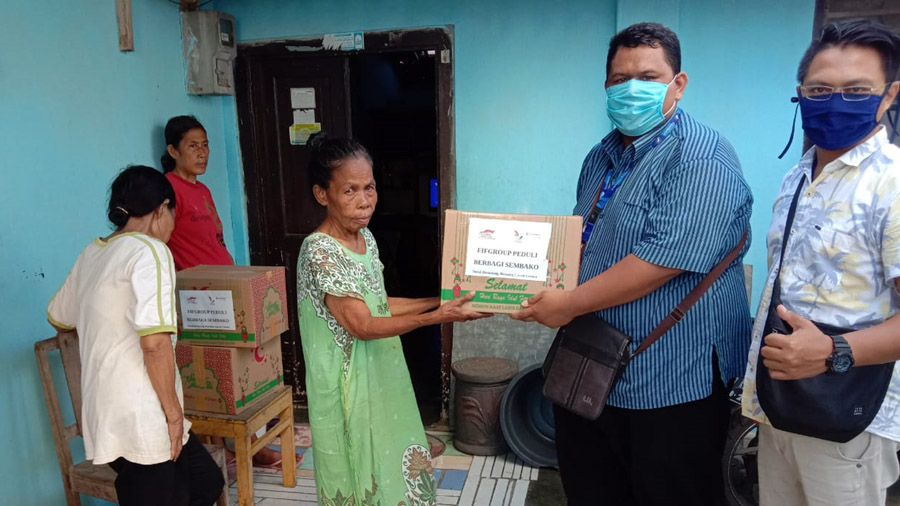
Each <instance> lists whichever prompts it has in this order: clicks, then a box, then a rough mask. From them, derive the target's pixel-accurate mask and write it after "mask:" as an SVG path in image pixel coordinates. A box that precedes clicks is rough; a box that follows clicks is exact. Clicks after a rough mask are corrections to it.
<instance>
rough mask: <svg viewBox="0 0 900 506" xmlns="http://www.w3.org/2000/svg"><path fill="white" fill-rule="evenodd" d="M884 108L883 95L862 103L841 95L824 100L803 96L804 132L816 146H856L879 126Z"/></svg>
mask: <svg viewBox="0 0 900 506" xmlns="http://www.w3.org/2000/svg"><path fill="white" fill-rule="evenodd" d="M885 91H886V90H885ZM880 105H881V97H880V96H879V95H871V96H869V98H867V99H866V100H861V101H858V102H857V101H847V100H844V98H843V97H842V96H841V94H840V92H835V93H834V94H832V95H831V98H829V99H828V100H823V101H816V100H810V99H808V98H804V97H801V98H800V116H801V117H802V118H803V132H804V133H805V134H806V136H807V137H809V140H811V141H812V143H813V144H815V145H816V146H818V147H820V148H823V149H843V148H846V147H848V146H852V145H854V144H856V143H857V142H859V141H861V140H862V139H864V138H865V137H866V135H868V134H869V132H871V131H872V130H873V129H874V128H875V127H876V126H877V125H878V121H877V120H876V119H875V114H876V113H877V112H878V106H880Z"/></svg>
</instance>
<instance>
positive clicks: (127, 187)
mask: <svg viewBox="0 0 900 506" xmlns="http://www.w3.org/2000/svg"><path fill="white" fill-rule="evenodd" d="M166 199H169V203H168V205H167V206H166V207H168V208H169V209H174V208H175V190H174V189H172V184H171V183H169V180H168V179H166V176H164V175H162V172H160V171H158V170H156V169H154V168H153V167H147V166H146V165H132V166H129V167H127V168H126V169H125V170H123V171H122V172H120V173H119V175H118V176H116V179H115V180H114V181H113V182H112V186H111V187H110V189H109V207H108V208H107V214H106V215H107V217H108V218H109V221H110V222H111V223H112V224H113V225H114V226H115V227H116V230H121V229H122V227H124V226H125V224H126V223H128V218H129V217H135V218H140V217H141V216H146V215H148V214H150V213H152V212H153V211H155V210H156V208H158V207H159V206H161V205H162V203H163V202H165V201H166Z"/></svg>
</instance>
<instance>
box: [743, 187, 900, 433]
mask: <svg viewBox="0 0 900 506" xmlns="http://www.w3.org/2000/svg"><path fill="white" fill-rule="evenodd" d="M802 189H803V180H802V179H801V180H800V184H799V185H797V191H796V192H795V193H794V200H793V201H792V202H791V207H790V209H789V210H788V215H787V222H786V224H785V227H784V238H783V239H782V241H781V258H780V259H779V260H778V274H777V276H776V278H775V284H774V286H773V287H772V302H771V304H770V306H769V312H768V314H767V315H766V325H765V329H764V331H763V338H764V339H765V336H767V335H769V334H771V333H773V332H774V333H778V334H790V333H791V332H792V331H793V329H791V327H790V325H788V324H787V323H786V322H785V321H784V320H782V319H781V318H780V317H779V316H778V313H776V308H777V307H778V305H779V304H781V281H780V278H781V266H782V264H783V263H784V251H785V248H786V247H787V243H788V237H789V236H790V233H791V226H792V225H793V223H794V213H795V212H796V211H797V200H798V199H799V198H800V192H801V191H802ZM813 323H814V324H815V326H816V327H818V328H819V330H821V331H822V332H823V333H825V334H826V335H829V336H835V335H842V334H846V333H848V332H852V331H853V329H844V328H840V327H835V326H832V325H827V324H824V323H817V322H813ZM764 344H765V343H764V342H762V343H760V350H762V347H763V345H764ZM893 372H894V363H893V362H891V363H888V364H879V365H867V366H860V367H851V368H850V370H848V371H847V372H845V373H843V374H820V375H818V376H815V377H812V378H804V379H798V380H774V379H772V377H771V376H770V375H769V369H768V368H766V365H765V363H763V357H762V355H759V357H758V358H757V365H756V391H757V396H758V398H759V403H760V405H761V406H762V408H763V410H764V411H765V413H766V416H768V417H769V421H770V422H771V423H772V425H773V426H774V427H775V428H777V429H780V430H783V431H787V432H792V433H794V434H802V435H804V436H811V437H816V438H819V439H826V440H828V441H835V442H838V443H846V442H847V441H850V440H851V439H853V438H854V437H856V436H857V435H859V434H860V433H862V432H863V431H864V430H866V428H867V427H868V426H869V424H870V423H872V420H873V419H874V418H875V415H876V414H878V410H879V409H880V408H881V403H882V402H883V401H884V396H885V394H886V393H887V389H888V385H889V384H890V382H891V376H892V374H893Z"/></svg>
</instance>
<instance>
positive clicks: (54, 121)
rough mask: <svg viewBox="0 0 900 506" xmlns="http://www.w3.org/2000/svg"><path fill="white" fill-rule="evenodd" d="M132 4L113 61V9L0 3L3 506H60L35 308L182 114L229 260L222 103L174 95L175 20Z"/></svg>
mask: <svg viewBox="0 0 900 506" xmlns="http://www.w3.org/2000/svg"><path fill="white" fill-rule="evenodd" d="M132 4H133V18H134V36H135V51H134V52H133V53H122V52H120V51H119V49H118V35H117V25H116V16H115V3H114V2H111V1H108V0H103V1H101V0H90V1H79V2H4V5H3V8H2V12H3V29H2V30H0V153H2V156H0V173H2V175H3V185H2V189H0V195H2V198H0V266H2V267H0V315H2V321H3V326H2V329H0V341H2V343H3V353H2V354H0V399H3V404H2V407H0V454H2V456H3V458H0V498H2V499H0V503H3V504H16V505H46V506H58V505H60V504H64V499H63V494H62V486H61V484H60V476H59V468H58V467H57V462H56V453H55V450H54V445H53V442H52V439H51V432H50V426H49V422H48V418H47V412H46V408H45V407H44V400H43V394H42V390H41V386H40V382H39V378H38V373H37V368H36V365H35V359H34V353H33V348H32V347H33V343H34V342H35V341H36V340H38V339H43V338H46V337H49V336H51V335H52V334H53V332H52V329H51V328H50V326H49V325H48V324H47V323H46V322H45V314H46V313H45V311H46V307H47V301H48V300H49V299H50V297H51V296H52V295H53V293H54V292H55V291H56V289H57V288H58V287H59V285H60V284H61V283H62V281H63V279H64V278H65V276H66V274H67V273H68V270H69V268H70V267H71V266H72V264H73V263H74V261H75V258H76V256H77V255H78V253H79V252H80V251H81V250H82V248H84V246H85V245H86V244H87V243H88V242H89V241H90V240H91V238H93V237H97V236H102V235H107V234H108V233H109V232H110V229H109V228H108V225H107V222H106V218H105V214H106V213H105V211H104V209H105V202H106V197H107V190H108V188H109V184H110V182H111V181H112V179H113V178H114V177H115V175H116V174H117V172H118V171H119V169H120V168H122V167H124V166H125V165H127V164H132V163H140V164H147V165H153V166H158V164H159V156H160V155H161V154H162V151H163V149H164V147H165V146H164V145H163V143H164V140H163V133H162V128H163V126H164V124H165V121H166V120H167V119H168V117H170V116H173V115H177V114H184V113H192V114H195V115H197V117H198V118H199V119H200V121H201V122H203V123H204V124H205V125H206V127H207V130H208V134H209V138H210V144H211V146H212V152H211V162H210V165H209V173H208V174H207V175H206V176H204V177H203V179H202V180H203V181H204V182H205V183H206V184H207V185H209V187H210V189H211V191H212V193H213V195H214V196H215V198H216V202H217V204H218V207H219V212H220V214H221V217H222V220H223V222H224V223H225V224H226V234H225V235H226V240H227V241H228V244H229V246H230V247H232V248H233V246H234V233H232V231H231V230H230V229H229V228H228V224H229V223H231V218H232V215H231V209H232V203H231V201H230V200H231V197H230V194H229V191H228V181H227V177H226V176H227V173H226V170H225V167H226V163H225V156H226V150H225V147H226V142H225V135H224V128H223V120H222V110H223V108H222V103H221V99H220V98H219V97H211V98H197V97H189V96H188V95H187V94H186V93H185V90H184V70H183V63H182V57H181V27H180V21H179V15H178V8H177V6H176V5H173V4H171V3H169V2H166V1H164V0H154V1H136V2H132ZM241 230H242V231H241V234H242V236H243V235H244V232H243V227H242V229H241ZM238 253H240V252H238ZM243 259H245V257H243V256H241V255H240V254H239V255H238V260H243ZM58 370H59V367H57V371H58ZM60 386H62V385H60ZM64 397H66V400H68V399H67V396H64ZM70 416H71V415H70ZM69 421H71V418H70V419H69ZM76 446H77V447H80V444H79V445H76ZM88 504H91V503H88ZM93 504H99V502H95V503H93Z"/></svg>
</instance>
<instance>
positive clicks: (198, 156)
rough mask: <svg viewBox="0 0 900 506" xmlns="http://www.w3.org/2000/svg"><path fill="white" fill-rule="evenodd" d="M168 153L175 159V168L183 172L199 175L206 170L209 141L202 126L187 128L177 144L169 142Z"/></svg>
mask: <svg viewBox="0 0 900 506" xmlns="http://www.w3.org/2000/svg"><path fill="white" fill-rule="evenodd" d="M168 149H169V154H170V155H172V158H174V159H175V169H176V170H177V171H179V172H182V173H184V174H188V175H193V176H199V175H201V174H203V173H205V172H206V163H207V162H208V161H209V141H208V140H207V139H206V132H205V131H204V130H203V129H202V128H194V129H192V130H188V132H187V133H186V134H184V137H182V138H181V142H179V143H178V146H172V145H171V144H169V147H168Z"/></svg>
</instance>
